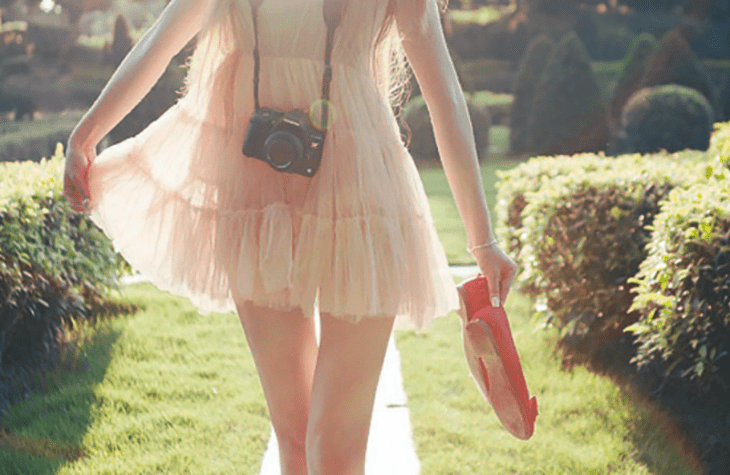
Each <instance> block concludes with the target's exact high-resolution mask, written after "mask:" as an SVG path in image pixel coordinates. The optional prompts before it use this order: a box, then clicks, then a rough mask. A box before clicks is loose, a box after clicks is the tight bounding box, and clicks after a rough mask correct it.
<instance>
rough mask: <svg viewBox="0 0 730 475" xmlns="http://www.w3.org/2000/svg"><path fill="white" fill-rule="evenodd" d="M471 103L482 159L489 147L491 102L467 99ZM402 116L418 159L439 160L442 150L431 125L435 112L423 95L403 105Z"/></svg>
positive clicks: (425, 161)
mask: <svg viewBox="0 0 730 475" xmlns="http://www.w3.org/2000/svg"><path fill="white" fill-rule="evenodd" d="M467 107H468V109H469V116H470V117H471V123H472V128H473V131H474V138H475V141H476V147H477V153H478V155H479V158H480V160H481V159H482V158H483V157H484V156H485V155H486V152H487V150H488V148H489V128H490V127H491V124H492V119H491V116H490V114H489V108H488V107H487V106H485V107H479V106H477V105H475V104H473V103H472V102H471V101H468V100H467ZM400 119H401V128H402V133H403V135H405V136H406V138H407V140H406V143H407V144H408V151H409V152H410V153H411V156H413V159H414V160H415V161H416V163H424V164H425V163H428V164H435V163H437V162H438V161H439V153H438V148H437V146H436V138H435V136H434V133H433V127H432V126H431V116H430V114H429V112H428V108H427V106H426V101H425V100H424V99H423V96H416V97H414V98H413V99H411V100H410V101H409V102H408V103H407V104H406V105H405V107H404V108H403V114H402V116H401V117H400ZM403 122H405V125H403Z"/></svg>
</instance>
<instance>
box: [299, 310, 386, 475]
mask: <svg viewBox="0 0 730 475" xmlns="http://www.w3.org/2000/svg"><path fill="white" fill-rule="evenodd" d="M320 321H321V327H320V332H321V333H320V344H319V355H318V357H317V366H316V368H315V372H314V382H313V386H312V396H311V400H310V407H309V424H308V425H307V439H306V449H307V469H308V475H335V474H336V475H363V473H364V471H365V449H366V447H367V440H368V432H369V430H370V421H371V418H372V414H373V402H374V399H375V390H376V388H377V386H378V380H379V379H380V372H381V370H382V368H383V360H384V359H385V351H386V349H387V347H388V339H389V337H390V333H391V331H392V329H393V322H394V321H395V318H394V317H390V318H364V319H362V320H361V321H360V322H358V323H356V324H353V323H349V322H346V321H343V320H339V319H337V318H334V317H332V316H330V315H327V314H326V313H322V314H321V319H320Z"/></svg>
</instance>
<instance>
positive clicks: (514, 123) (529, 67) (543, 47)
mask: <svg viewBox="0 0 730 475" xmlns="http://www.w3.org/2000/svg"><path fill="white" fill-rule="evenodd" d="M554 45H555V43H554V42H553V40H552V38H550V37H549V36H547V35H539V36H536V37H535V38H534V39H533V40H532V41H531V42H530V44H529V45H528V46H527V51H525V54H524V55H522V58H521V59H520V63H519V66H518V67H517V74H516V75H515V81H514V86H513V96H514V100H513V102H512V110H511V111H510V123H509V126H510V135H509V147H510V151H511V152H512V153H514V154H520V153H525V152H527V121H528V119H529V117H530V110H531V109H532V102H533V100H534V97H535V90H536V88H537V83H538V81H539V79H540V75H541V74H542V72H543V70H544V69H545V65H546V64H547V59H548V56H549V55H550V51H551V50H552V49H553V46H554Z"/></svg>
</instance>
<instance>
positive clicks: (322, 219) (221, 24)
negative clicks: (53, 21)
mask: <svg viewBox="0 0 730 475" xmlns="http://www.w3.org/2000/svg"><path fill="white" fill-rule="evenodd" d="M193 37H196V38H197V43H196V49H195V52H194V54H193V56H192V58H191V61H190V64H189V71H188V75H187V79H186V87H185V90H184V94H183V95H182V97H181V98H180V100H179V101H178V102H177V103H176V104H175V105H174V106H172V107H171V108H170V109H169V110H167V111H166V112H165V113H164V114H163V115H162V116H161V117H160V118H159V119H158V120H157V121H155V122H153V123H152V124H151V125H149V126H148V127H147V128H146V129H145V130H144V131H142V132H141V133H140V134H139V135H137V136H136V137H134V138H131V139H128V140H125V141H123V142H121V143H119V144H116V145H114V146H112V147H110V148H108V149H106V150H105V151H104V152H103V153H101V154H100V155H99V156H96V147H97V145H98V144H99V142H100V141H101V139H102V138H103V137H104V136H105V135H106V134H107V133H108V132H109V131H110V130H111V129H112V128H113V127H114V126H115V125H116V124H117V123H118V122H119V121H121V119H122V118H123V117H124V116H125V115H126V114H127V113H129V112H130V111H131V110H132V109H133V108H134V106H135V105H136V104H137V103H138V102H139V101H140V100H141V99H142V98H143V97H144V96H145V94H146V93H147V92H148V91H149V90H150V89H151V88H152V86H153V85H154V83H155V82H156V81H157V80H158V78H159V77H160V76H161V74H162V72H163V71H164V69H165V67H166V66H167V64H168V63H169V62H170V60H171V59H172V57H173V56H174V55H175V54H176V53H178V52H179V51H180V50H181V49H182V48H183V47H184V46H185V45H186V44H187V43H188V41H189V40H190V39H192V38H193ZM406 60H407V62H408V63H409V64H410V67H411V69H412V70H413V72H414V73H415V75H416V79H417V80H418V81H419V84H420V87H421V91H422V93H423V96H424V98H425V100H426V102H427V104H428V107H429V110H430V112H431V117H432V118H433V119H432V121H433V125H434V129H435V134H436V140H437V144H438V148H439V152H440V155H441V157H442V162H443V166H444V169H445V171H446V175H447V178H448V181H449V184H450V186H451V189H452V191H453V193H454V197H455V200H456V203H457V206H458V209H459V212H460V214H461V217H462V219H463V221H464V224H465V226H466V231H467V235H468V241H469V244H470V246H471V247H470V250H471V251H472V253H473V254H474V257H475V259H476V260H477V263H478V265H479V267H480V269H481V272H482V273H483V274H484V275H485V276H486V277H487V278H488V279H489V285H490V294H491V296H492V298H493V299H498V300H499V301H500V302H503V301H504V300H505V298H506V297H507V294H508V292H509V288H510V283H511V280H512V277H513V275H514V273H515V265H514V263H513V262H512V260H511V259H510V258H509V257H507V256H506V255H505V253H504V252H503V251H502V250H501V249H500V248H499V246H497V245H496V241H495V239H494V236H493V233H492V228H491V222H490V217H489V212H488V210H487V206H486V203H485V198H484V192H483V189H482V183H481V179H480V174H479V168H478V163H477V158H476V150H475V144H474V137H473V133H472V127H471V123H470V119H469V116H468V113H467V108H466V104H465V101H464V96H463V93H462V91H461V88H460V86H459V83H458V79H457V76H456V73H455V70H454V67H453V64H452V62H451V59H450V58H449V55H448V52H447V49H446V45H445V41H444V36H443V32H442V29H441V24H440V19H439V8H438V5H437V4H436V0H344V1H343V0H251V2H249V0H172V1H171V3H170V4H169V5H168V6H167V8H166V9H165V10H164V12H163V13H162V15H161V16H160V18H159V19H158V20H157V22H156V23H155V24H154V25H153V26H152V27H151V28H150V30H149V31H147V33H146V34H145V35H144V36H143V37H142V38H141V39H140V40H139V41H138V42H137V44H136V45H135V46H134V48H133V49H132V51H131V52H130V53H129V55H128V56H127V57H126V58H125V60H124V61H123V62H122V63H121V65H120V66H119V68H118V69H117V71H116V72H115V73H114V75H113V76H112V78H111V79H110V81H109V83H108V84H107V86H106V87H105V88H104V90H103V91H102V93H101V94H100V96H99V98H98V99H97V101H96V102H95V103H94V104H93V105H92V107H91V108H90V109H89V111H88V112H87V114H86V115H85V116H84V117H83V118H82V120H81V121H80V122H79V124H78V125H77V127H76V129H75V130H74V132H73V133H72V135H71V137H70V139H69V144H68V149H67V157H66V170H65V181H64V185H65V192H66V196H67V198H68V200H69V201H70V203H71V205H72V206H73V208H74V209H76V210H77V211H85V212H89V213H91V217H92V219H93V220H94V221H95V222H96V223H97V224H98V225H99V226H100V227H101V228H102V229H103V230H104V232H105V233H106V234H107V235H108V236H109V237H110V238H111V239H112V240H113V242H114V244H115V246H116V248H117V249H118V250H119V251H120V252H121V253H122V255H123V256H124V257H125V258H126V259H127V260H128V261H129V262H130V264H132V266H133V267H134V268H136V269H138V270H140V271H141V272H142V273H143V274H145V275H147V276H148V277H150V278H151V280H152V281H153V283H155V284H156V285H157V286H158V287H160V288H161V289H164V290H169V291H171V292H174V293H176V294H178V295H183V296H186V297H189V298H190V299H191V300H192V301H193V302H194V303H195V304H196V305H198V306H199V307H200V309H201V311H202V312H207V311H213V310H215V311H228V310H233V309H235V310H236V311H237V312H238V315H239V317H240V320H241V323H242V325H243V329H244V331H245V334H246V338H247V341H248V344H249V347H250V349H251V351H252V353H253V356H254V360H255V363H256V366H257V369H258V372H259V376H260V380H261V384H262V387H263V390H264V394H265V396H266V400H267V403H268V408H269V413H270V417H271V421H272V425H273V427H274V430H275V432H276V437H277V440H278V443H279V448H280V457H281V467H282V473H284V474H288V475H291V474H309V475H320V474H338V475H344V474H362V473H363V472H364V464H365V448H366V444H367V438H368V431H369V428H370V419H371V416H372V409H373V400H374V395H375V389H376V387H377V382H378V378H379V376H380V371H381V368H382V364H383V359H384V356H385V350H386V347H387V342H388V339H389V336H390V333H391V331H392V328H393V323H394V319H395V317H396V316H397V315H404V316H407V317H408V319H409V321H410V322H411V324H412V327H413V328H414V329H416V330H417V331H419V332H420V331H425V330H428V329H429V328H430V327H431V325H432V322H433V319H434V318H436V317H438V316H443V315H445V314H446V313H448V311H449V310H452V309H456V308H458V306H459V302H458V297H457V291H456V288H455V285H454V281H453V279H452V277H451V275H450V273H449V269H448V265H447V262H446V257H445V254H444V250H443V247H442V246H441V244H440V242H439V241H438V237H437V235H436V232H435V229H434V226H433V220H432V217H431V214H430V209H429V206H428V202H427V198H426V196H425V193H424V191H423V185H422V183H421V181H420V179H419V176H418V173H417V171H416V168H415V166H414V163H413V160H412V159H411V157H410V156H409V154H408V152H407V150H406V148H405V146H404V144H403V143H402V140H401V138H400V134H399V129H398V125H397V121H396V119H395V117H394V114H393V108H392V106H393V105H394V104H397V103H398V101H399V100H401V99H402V98H403V94H402V93H403V90H404V89H403V85H404V84H405V82H406V81H407V79H408V77H407V74H406ZM315 307H317V308H318V309H319V315H320V319H321V341H320V343H319V346H317V344H316V340H315V330H314V321H313V318H312V317H313V315H314V313H315Z"/></svg>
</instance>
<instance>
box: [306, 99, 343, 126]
mask: <svg viewBox="0 0 730 475" xmlns="http://www.w3.org/2000/svg"><path fill="white" fill-rule="evenodd" d="M325 104H327V127H325V126H324V123H323V122H322V110H323V109H324V107H325ZM335 120H337V111H336V110H335V106H334V105H333V104H332V103H331V102H329V101H325V100H324V99H318V100H316V101H315V102H313V103H312V106H311V107H310V108H309V121H310V123H311V124H312V125H313V126H314V127H317V128H318V129H319V130H322V131H326V129H328V128H329V127H331V126H332V124H334V122H335Z"/></svg>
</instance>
